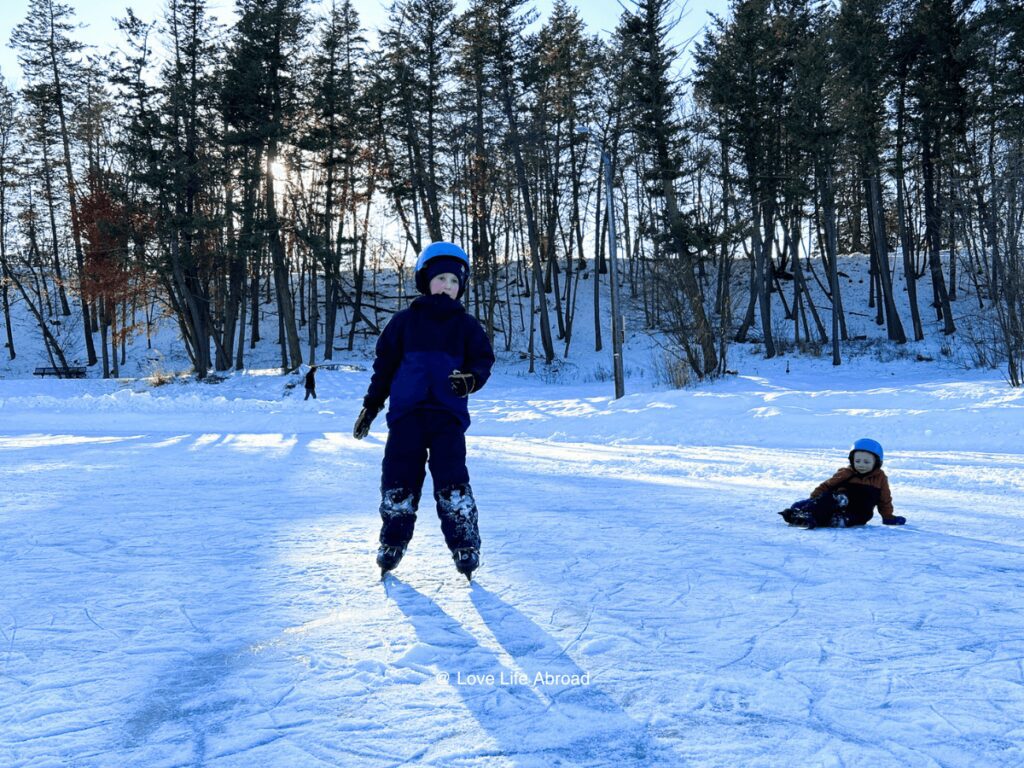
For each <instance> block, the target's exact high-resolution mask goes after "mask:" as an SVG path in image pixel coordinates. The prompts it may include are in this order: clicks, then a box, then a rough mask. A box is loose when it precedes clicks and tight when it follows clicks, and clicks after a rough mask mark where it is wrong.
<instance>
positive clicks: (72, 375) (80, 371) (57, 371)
mask: <svg viewBox="0 0 1024 768" xmlns="http://www.w3.org/2000/svg"><path fill="white" fill-rule="evenodd" d="M32 373H33V375H35V376H56V377H57V378H59V379H84V378H85V366H84V365H69V366H68V367H67V368H47V367H39V368H36V369H35V370H34V371H32Z"/></svg>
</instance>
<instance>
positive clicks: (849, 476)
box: [779, 437, 907, 528]
mask: <svg viewBox="0 0 1024 768" xmlns="http://www.w3.org/2000/svg"><path fill="white" fill-rule="evenodd" d="M882 456H883V452H882V446H881V445H880V444H879V443H878V442H877V441H875V440H872V439H870V438H867V437H863V438H861V439H860V440H858V441H857V442H855V443H854V444H853V447H852V448H851V449H850V464H849V466H846V467H843V468H841V469H840V470H839V471H838V472H836V473H835V474H834V475H833V476H832V477H831V478H829V479H828V480H826V481H825V482H824V483H822V484H821V485H819V486H818V487H817V488H815V489H814V490H813V491H812V492H811V498H809V499H805V500H804V501H798V502H797V503H796V504H794V505H793V506H792V507H790V508H789V509H784V510H783V511H782V512H779V514H780V515H782V519H783V520H785V521H786V522H787V523H789V524H790V525H795V526H798V527H800V528H850V527H852V526H855V525H864V524H866V523H867V521H868V520H870V519H871V517H872V515H873V514H874V508H875V507H878V512H879V514H880V515H881V516H882V522H883V523H884V524H885V525H903V524H904V523H906V522H907V519H906V518H905V517H900V516H899V515H894V514H893V511H892V494H891V493H890V492H889V479H888V478H887V477H886V476H885V472H883V471H882Z"/></svg>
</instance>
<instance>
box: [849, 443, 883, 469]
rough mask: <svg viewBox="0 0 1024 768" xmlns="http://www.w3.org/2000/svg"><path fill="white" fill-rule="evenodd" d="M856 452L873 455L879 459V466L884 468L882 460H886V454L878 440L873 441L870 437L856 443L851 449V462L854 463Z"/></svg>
mask: <svg viewBox="0 0 1024 768" xmlns="http://www.w3.org/2000/svg"><path fill="white" fill-rule="evenodd" d="M854 451H867V452H868V453H873V454H874V455H875V457H876V458H877V459H878V466H879V467H880V466H882V460H883V459H885V452H884V451H883V450H882V444H881V443H880V442H878V441H877V440H872V439H871V438H870V437H862V438H860V439H859V440H857V441H855V442H854V444H853V447H852V448H850V461H851V462H853V452H854Z"/></svg>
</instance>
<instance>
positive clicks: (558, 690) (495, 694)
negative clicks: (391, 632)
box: [389, 575, 678, 768]
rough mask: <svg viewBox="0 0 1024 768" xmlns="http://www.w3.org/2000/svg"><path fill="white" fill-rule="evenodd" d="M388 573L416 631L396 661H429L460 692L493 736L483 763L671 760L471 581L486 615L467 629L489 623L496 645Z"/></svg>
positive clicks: (419, 664)
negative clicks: (407, 649) (411, 643)
mask: <svg viewBox="0 0 1024 768" xmlns="http://www.w3.org/2000/svg"><path fill="white" fill-rule="evenodd" d="M389 580H390V582H391V584H390V587H389V594H390V596H391V598H392V600H393V601H394V603H395V605H397V606H398V608H399V610H400V611H401V612H402V613H403V614H404V616H405V617H406V618H407V619H408V621H409V622H410V623H411V625H412V627H413V629H414V631H415V633H416V637H417V639H418V643H417V644H416V645H415V646H414V647H413V648H412V649H411V650H410V652H409V653H408V654H407V655H406V656H405V657H403V659H401V660H399V661H398V662H397V665H398V666H402V665H407V664H408V665H412V666H414V667H416V668H419V669H420V670H421V671H427V670H433V671H434V679H435V681H436V683H437V684H438V685H442V686H449V687H451V688H452V689H454V690H455V691H456V692H457V693H458V695H459V697H460V699H461V701H462V703H463V705H464V706H465V708H466V709H467V710H468V711H469V713H471V714H472V715H473V717H474V719H475V720H476V721H477V723H479V725H480V726H481V728H482V729H483V731H484V732H485V733H486V734H487V735H488V736H489V737H490V738H491V739H492V740H493V742H494V748H493V749H492V750H490V751H485V754H487V755H488V760H487V765H495V766H498V765H508V766H516V767H517V768H533V767H534V766H536V768H546V767H547V766H551V765H567V766H569V765H572V766H575V765H579V766H584V765H585V766H593V767H594V768H600V767H601V766H609V767H611V766H660V765H664V766H669V765H676V764H678V758H674V757H672V758H670V757H669V756H668V753H666V752H665V751H664V750H663V749H659V747H657V746H656V745H655V743H654V739H652V738H651V736H650V735H649V734H648V733H647V732H646V730H645V729H644V728H643V727H642V726H641V725H640V724H639V723H637V722H635V721H634V720H632V719H631V718H630V717H629V715H627V714H626V713H625V712H624V711H623V710H622V709H621V707H619V705H618V704H616V702H615V701H614V700H613V699H612V698H611V697H610V696H608V695H607V694H606V693H604V692H603V691H602V690H601V689H600V686H599V684H598V681H596V680H593V679H591V676H590V675H588V674H587V673H586V672H585V671H584V670H583V669H581V668H580V667H579V666H577V665H576V664H575V663H574V662H573V661H572V659H570V658H569V656H568V655H567V654H566V653H565V652H564V651H563V649H562V648H561V647H560V646H559V644H558V643H557V642H556V641H555V640H554V638H552V637H551V636H550V635H548V634H547V633H546V632H544V630H542V629H541V628H540V627H539V626H537V624H535V623H534V622H532V621H531V620H530V619H528V618H527V617H526V616H524V615H523V614H522V613H520V612H519V611H517V610H516V609H515V608H513V607H512V606H510V605H509V604H508V603H506V602H504V601H503V600H501V598H499V597H497V596H496V595H495V594H493V593H492V592H490V591H489V590H488V589H486V588H485V587H483V586H481V585H480V583H479V582H474V583H473V584H472V585H471V586H470V587H469V596H470V600H471V601H472V605H473V606H474V607H475V608H476V611H477V613H478V615H479V617H480V618H481V619H482V620H483V625H484V626H481V627H476V628H475V630H476V631H477V632H479V633H481V634H482V633H485V632H486V630H488V629H489V630H490V632H491V633H493V637H494V639H495V640H496V641H497V643H498V646H499V649H495V648H492V647H488V646H486V645H484V644H483V643H482V642H481V641H480V640H478V639H477V637H476V636H475V635H474V633H473V632H471V631H470V628H468V626H471V625H472V624H473V623H475V622H473V620H472V619H471V618H470V619H467V620H466V621H463V622H460V621H459V620H457V619H456V618H455V617H453V616H452V615H451V614H449V613H447V612H446V611H445V610H444V609H442V608H441V607H440V606H439V605H438V603H437V602H435V601H434V600H433V599H431V598H430V597H428V596H427V595H425V594H423V593H422V592H420V591H419V590H417V589H416V588H414V587H413V586H411V585H410V584H408V583H406V582H404V581H402V580H401V579H400V578H398V577H397V576H393V575H392V576H390V577H389ZM434 746H435V747H436V746H438V745H434ZM463 757H467V758H468V757H469V756H468V755H464V756H463Z"/></svg>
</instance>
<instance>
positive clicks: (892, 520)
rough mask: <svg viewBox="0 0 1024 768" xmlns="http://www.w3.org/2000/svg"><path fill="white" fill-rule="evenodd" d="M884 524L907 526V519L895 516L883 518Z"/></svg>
mask: <svg viewBox="0 0 1024 768" xmlns="http://www.w3.org/2000/svg"><path fill="white" fill-rule="evenodd" d="M882 523H883V524H884V525H906V524H907V518H905V517H901V516H899V515H893V516H892V517H883V518H882Z"/></svg>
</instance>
